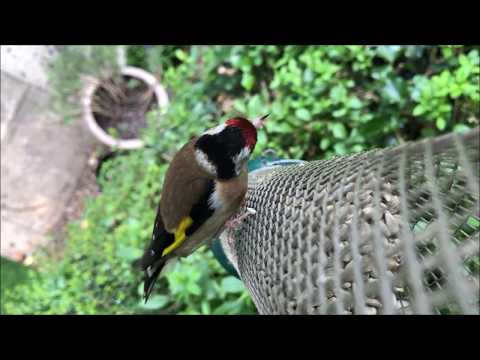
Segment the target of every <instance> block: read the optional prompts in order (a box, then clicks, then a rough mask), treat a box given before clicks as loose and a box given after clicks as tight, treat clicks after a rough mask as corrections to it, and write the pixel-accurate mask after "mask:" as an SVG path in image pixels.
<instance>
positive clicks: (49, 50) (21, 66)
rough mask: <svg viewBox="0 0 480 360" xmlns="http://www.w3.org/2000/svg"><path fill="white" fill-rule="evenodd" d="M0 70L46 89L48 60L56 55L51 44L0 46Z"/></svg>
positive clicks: (55, 50)
mask: <svg viewBox="0 0 480 360" xmlns="http://www.w3.org/2000/svg"><path fill="white" fill-rule="evenodd" d="M0 52H1V53H0V55H1V70H2V71H3V72H6V73H8V74H9V75H11V76H14V77H16V78H17V79H19V80H22V81H24V82H26V83H28V84H32V85H35V86H38V87H41V88H44V89H47V79H48V76H47V68H48V62H49V61H50V60H51V59H52V58H53V57H54V56H55V55H56V53H57V49H56V48H55V46H51V45H20V46H19V45H2V46H0Z"/></svg>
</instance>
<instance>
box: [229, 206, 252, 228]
mask: <svg viewBox="0 0 480 360" xmlns="http://www.w3.org/2000/svg"><path fill="white" fill-rule="evenodd" d="M256 213H257V211H256V210H255V209H252V208H249V207H247V209H246V211H245V212H244V213H243V214H241V215H238V216H234V217H232V218H230V219H229V220H228V221H227V222H226V223H225V228H227V229H228V230H235V229H236V228H238V227H239V226H240V225H241V223H242V221H243V220H245V219H246V218H247V217H249V216H250V215H255V214H256Z"/></svg>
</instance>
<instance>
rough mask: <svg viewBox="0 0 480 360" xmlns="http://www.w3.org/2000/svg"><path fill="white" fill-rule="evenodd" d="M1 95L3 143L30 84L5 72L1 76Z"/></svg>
mask: <svg viewBox="0 0 480 360" xmlns="http://www.w3.org/2000/svg"><path fill="white" fill-rule="evenodd" d="M0 76H1V78H0V83H1V93H0V99H1V101H0V109H1V133H0V134H1V135H0V137H1V140H2V141H3V140H4V139H5V137H6V135H7V131H8V128H9V127H10V126H11V120H12V118H13V116H14V114H15V111H16V109H17V106H18V104H19V103H20V102H21V101H22V99H23V96H24V94H25V92H26V91H27V89H28V86H29V85H28V84H26V83H25V82H23V81H20V80H18V79H16V78H14V77H13V76H10V75H8V74H7V73H5V72H3V71H2V72H1V74H0Z"/></svg>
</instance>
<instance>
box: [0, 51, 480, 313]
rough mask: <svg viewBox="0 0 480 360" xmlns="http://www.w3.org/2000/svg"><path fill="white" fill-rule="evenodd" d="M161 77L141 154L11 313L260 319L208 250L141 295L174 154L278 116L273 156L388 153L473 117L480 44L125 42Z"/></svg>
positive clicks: (129, 159)
mask: <svg viewBox="0 0 480 360" xmlns="http://www.w3.org/2000/svg"><path fill="white" fill-rule="evenodd" d="M127 53H128V55H129V63H130V65H137V66H142V67H146V68H147V69H148V70H149V71H151V72H153V73H155V74H157V75H158V76H161V78H162V83H163V84H164V85H165V86H167V88H168V91H169V93H170V94H171V105H170V106H169V109H168V111H167V113H166V114H161V113H158V112H152V113H150V114H149V127H148V129H146V130H145V132H144V134H143V135H142V136H143V138H144V139H145V141H146V143H147V147H146V148H145V149H142V150H138V151H132V152H129V153H127V154H124V155H123V156H118V157H115V158H113V159H112V160H110V161H108V162H106V163H105V164H104V166H103V167H102V171H101V175H100V180H99V181H100V183H101V185H102V194H101V195H100V196H98V197H97V198H94V199H89V201H88V204H87V207H86V211H85V213H84V215H83V218H82V219H81V220H80V221H78V222H76V223H73V224H70V225H69V229H68V236H67V239H66V252H65V254H64V257H63V259H62V260H61V261H59V262H55V261H53V260H51V259H46V260H45V261H43V262H42V266H41V267H40V269H39V270H40V271H39V272H38V273H32V274H31V275H30V276H32V277H34V279H32V281H30V282H29V285H19V286H17V287H16V288H15V289H14V290H13V291H6V293H5V294H4V295H5V302H4V309H5V311H6V312H7V313H73V314H101V313H108V314H129V313H143V312H153V313H180V314H198V313H203V314H210V313H215V314H236V313H255V310H254V307H253V305H252V302H251V300H250V298H249V296H248V295H247V293H246V292H245V289H244V287H243V285H242V284H241V282H239V281H238V280H236V279H235V278H233V277H231V276H228V275H227V274H226V273H225V271H224V270H223V269H222V268H221V267H220V265H219V264H218V263H217V262H216V261H215V260H214V259H213V256H212V254H211V252H210V251H207V250H206V249H201V250H199V251H198V252H197V253H195V254H194V255H192V256H190V257H189V258H187V259H182V260H181V261H180V262H178V263H177V264H176V265H175V266H174V268H173V269H172V270H171V271H170V272H168V273H167V275H166V276H165V277H164V278H161V279H160V280H159V281H158V286H157V287H156V290H155V292H154V294H153V296H152V299H151V302H149V303H148V304H147V307H145V306H144V305H143V304H142V301H141V277H142V275H141V273H140V272H139V271H138V270H136V269H135V268H134V267H133V265H132V262H133V261H134V260H135V259H137V258H138V256H140V254H141V252H142V249H143V247H144V246H145V244H146V243H147V242H148V241H149V238H150V234H151V230H152V224H153V220H154V215H155V207H156V204H157V202H158V200H159V192H160V189H161V182H162V178H163V175H164V173H165V170H166V168H167V163H168V159H169V158H170V157H171V156H172V155H173V153H174V152H175V151H176V150H177V149H178V148H179V147H180V146H181V145H182V144H183V143H185V142H186V141H188V139H189V138H190V137H191V136H193V135H196V134H198V133H200V132H202V131H203V130H204V129H205V128H208V127H210V126H212V125H214V124H217V123H218V122H220V121H223V120H225V119H226V117H227V116H230V115H234V114H239V113H243V114H245V115H246V116H248V117H255V116H259V115H263V114H265V113H267V112H271V116H270V118H269V121H268V122H267V125H266V129H265V131H263V132H262V133H261V134H260V136H259V144H258V146H257V149H256V154H260V153H261V152H262V151H263V150H265V149H267V148H273V149H275V150H276V151H277V152H278V153H279V154H281V155H283V156H286V157H290V158H302V159H307V160H312V159H322V158H328V157H330V156H333V155H336V154H337V155H343V154H346V153H351V152H357V151H362V150H365V149H370V148H372V147H385V146H391V145H395V144H398V143H401V142H403V141H410V140H417V139H420V138H424V137H427V136H433V135H437V134H441V133H444V132H449V131H464V130H465V129H468V128H471V127H474V126H478V123H479V96H480V95H479V50H478V47H471V46H469V47H467V46H378V47H373V46H369V47H365V46H191V47H185V46H184V47H175V46H154V47H150V48H147V49H145V48H143V47H130V48H129V49H128V51H127Z"/></svg>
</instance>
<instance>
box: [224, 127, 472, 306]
mask: <svg viewBox="0 0 480 360" xmlns="http://www.w3.org/2000/svg"><path fill="white" fill-rule="evenodd" d="M479 137H480V131H479V129H478V128H477V129H474V130H472V131H470V132H468V133H463V134H461V135H459V134H449V135H445V136H441V137H438V138H435V139H428V140H425V141H421V142H415V143H408V144H405V145H401V146H398V147H394V148H388V149H383V150H373V151H368V152H364V153H360V154H354V155H351V156H343V157H336V158H333V159H329V160H324V161H313V162H308V163H301V164H296V165H291V166H282V167H278V166H273V167H266V168H261V169H259V170H256V171H253V172H251V173H250V179H249V191H248V194H247V199H246V204H245V205H246V206H247V207H250V208H253V209H255V210H256V214H255V215H253V216H250V217H248V218H247V219H246V220H245V221H244V222H243V225H242V226H241V227H240V228H239V229H238V230H237V232H236V233H235V234H234V236H231V237H228V236H227V234H225V233H223V234H222V235H221V236H220V241H221V244H222V248H223V250H224V251H225V253H226V255H227V258H228V259H229V261H230V262H231V263H232V264H233V266H234V268H235V269H236V271H237V273H238V274H239V276H240V278H241V279H242V281H243V282H244V283H245V285H246V287H247V289H248V290H249V292H250V294H251V296H252V299H253V301H254V303H255V305H256V307H257V309H258V311H259V313H261V314H479V301H480V300H479V276H480V275H479V272H480V240H479V236H480V235H479V234H480V218H479V217H480V216H479V167H480V147H479ZM241 211H242V212H243V211H245V209H242V210H241Z"/></svg>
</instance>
